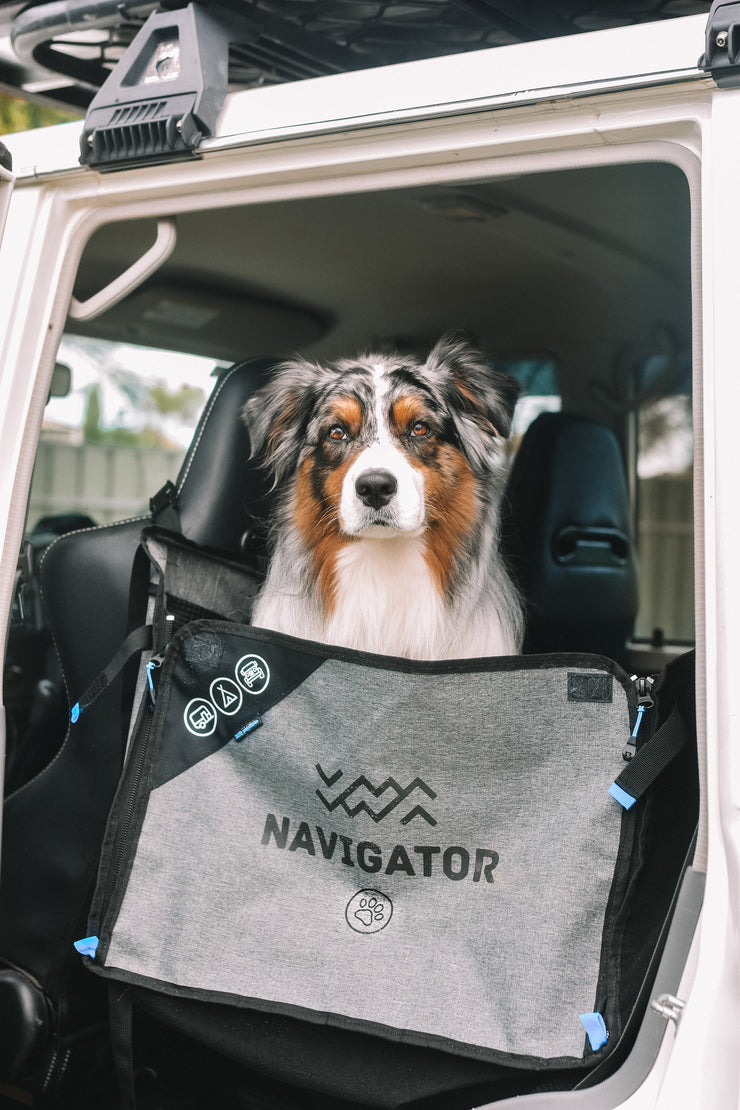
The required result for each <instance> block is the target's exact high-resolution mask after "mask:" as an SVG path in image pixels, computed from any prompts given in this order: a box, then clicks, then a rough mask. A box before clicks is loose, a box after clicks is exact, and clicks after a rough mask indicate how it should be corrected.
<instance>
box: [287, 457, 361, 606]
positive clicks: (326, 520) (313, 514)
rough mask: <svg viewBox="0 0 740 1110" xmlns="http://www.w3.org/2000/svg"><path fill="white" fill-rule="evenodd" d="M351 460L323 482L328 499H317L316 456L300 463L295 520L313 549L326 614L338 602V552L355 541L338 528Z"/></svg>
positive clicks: (317, 580)
mask: <svg viewBox="0 0 740 1110" xmlns="http://www.w3.org/2000/svg"><path fill="white" fill-rule="evenodd" d="M351 465H352V460H351V459H348V460H347V461H346V462H344V463H342V465H341V466H339V467H337V469H336V470H334V471H332V472H331V474H330V475H329V478H328V480H327V481H326V483H325V486H324V493H325V495H326V502H325V504H324V505H322V504H321V502H320V501H318V500H317V499H316V495H315V493H314V489H313V484H312V482H311V472H312V469H313V460H312V459H311V458H310V457H309V458H307V459H304V461H303V463H302V464H301V466H300V468H299V470H298V475H297V480H296V490H295V502H294V510H295V522H296V527H297V528H298V531H299V533H300V535H301V536H302V537H303V540H304V542H305V544H306V547H307V548H308V550H309V551H310V552H311V559H312V570H313V573H314V575H315V580H316V590H317V592H318V594H319V596H320V597H321V602H322V605H323V608H324V613H325V615H327V616H328V615H329V614H331V612H332V611H333V609H334V606H335V604H336V594H337V582H336V569H337V555H338V554H339V552H340V551H341V550H342V548H343V547H345V546H346V545H347V544H348V543H350V542H352V541H351V540H350V539H349V538H348V537H346V536H343V535H342V533H341V532H340V531H339V525H338V520H339V499H340V497H341V492H342V481H343V479H344V475H345V474H346V472H347V470H349V467H350V466H351Z"/></svg>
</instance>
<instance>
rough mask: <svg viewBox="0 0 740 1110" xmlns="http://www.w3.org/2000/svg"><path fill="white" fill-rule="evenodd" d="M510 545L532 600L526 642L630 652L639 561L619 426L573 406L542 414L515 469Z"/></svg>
mask: <svg viewBox="0 0 740 1110" xmlns="http://www.w3.org/2000/svg"><path fill="white" fill-rule="evenodd" d="M502 550H503V553H504V556H505V558H506V560H507V562H508V564H509V566H510V569H511V571H512V573H513V575H514V578H515V581H516V582H517V584H518V586H519V588H520V590H521V591H522V594H523V596H524V599H525V603H526V614H527V619H526V633H525V642H524V651H525V652H527V653H535V652H536V653H546V652H559V651H585V652H593V653H595V654H598V655H606V656H609V657H610V658H611V659H615V660H616V661H617V662H621V661H622V660H623V658H624V656H625V648H626V644H627V641H628V639H629V637H630V635H631V633H632V630H633V627H634V622H635V617H636V614H637V596H638V595H637V568H636V562H635V552H634V545H633V541H632V536H631V527H630V501H629V492H628V489H627V481H626V478H625V471H624V464H623V462H622V455H621V452H620V449H619V444H618V443H617V439H616V436H615V435H614V433H613V432H612V431H611V429H609V428H608V427H606V425H604V424H600V423H598V422H597V421H595V420H590V419H587V418H586V417H582V416H575V415H572V414H569V413H543V414H541V415H540V416H538V417H537V419H536V420H535V421H534V422H533V423H532V424H531V425H530V427H529V428H528V429H527V431H526V433H525V434H524V436H523V438H522V442H521V446H520V448H519V451H518V452H517V455H516V458H515V460H514V464H513V466H512V470H511V474H510V476H509V481H508V484H507V488H506V492H505V495H504V499H503V503H502Z"/></svg>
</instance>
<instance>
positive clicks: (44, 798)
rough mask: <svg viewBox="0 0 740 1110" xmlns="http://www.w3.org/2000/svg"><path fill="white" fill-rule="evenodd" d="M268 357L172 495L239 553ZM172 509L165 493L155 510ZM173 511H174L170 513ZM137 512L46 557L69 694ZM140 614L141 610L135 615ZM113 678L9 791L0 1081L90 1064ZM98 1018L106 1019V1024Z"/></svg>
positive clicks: (250, 541) (192, 518) (252, 506)
mask: <svg viewBox="0 0 740 1110" xmlns="http://www.w3.org/2000/svg"><path fill="white" fill-rule="evenodd" d="M270 365H271V364H270V363H268V362H266V361H265V360H260V361H257V360H252V361H250V362H247V363H242V364H240V365H238V366H235V367H233V368H232V369H231V370H229V371H228V372H226V373H225V374H223V375H222V376H221V377H220V378H219V380H218V382H217V384H216V386H215V388H214V390H213V393H212V395H211V398H210V400H209V402H208V404H207V406H206V410H205V412H204V414H203V416H202V418H201V421H200V423H199V425H198V429H197V431H196V433H195V436H194V438H193V442H192V445H191V447H190V449H189V451H188V454H187V456H186V458H185V461H184V463H183V466H182V468H181V470H180V474H179V476H178V480H177V483H176V485H175V486H174V487H173V490H172V492H173V497H174V500H175V505H176V511H177V513H178V514H179V524H180V527H181V529H182V533H183V535H184V536H185V537H186V538H188V539H190V540H193V541H194V542H196V543H198V544H203V545H207V546H209V547H212V548H217V549H219V550H222V551H225V552H227V553H230V554H231V555H232V557H233V556H237V557H239V556H240V555H241V553H242V552H243V551H244V548H245V543H246V544H247V546H248V547H250V548H251V550H252V554H253V555H254V549H255V547H256V546H259V544H260V543H261V541H262V537H263V534H264V531H263V530H261V529H260V521H262V520H264V518H265V516H266V495H265V491H264V481H263V478H262V474H261V472H260V471H259V470H258V468H257V466H256V464H255V463H254V462H252V461H250V459H249V439H248V435H247V432H246V429H245V427H244V425H243V423H242V421H241V419H240V411H241V408H242V406H243V405H244V403H245V401H246V400H247V398H248V397H249V396H250V395H251V394H252V392H253V391H254V389H255V388H256V387H257V385H258V384H259V383H260V380H261V378H262V376H263V374H264V372H265V371H266V369H267V368H268V367H269V366H270ZM174 512H175V509H173V508H172V506H171V505H169V504H168V498H164V512H163V513H162V514H161V517H160V521H161V523H163V524H165V526H166V523H167V513H170V514H174ZM170 519H171V520H175V519H176V518H175V517H174V516H171V518H170ZM151 523H152V518H151V517H139V518H135V519H131V520H125V521H122V522H121V523H116V524H112V525H108V526H104V527H99V528H89V529H84V530H82V531H77V532H73V533H70V534H68V535H64V536H62V537H61V538H59V539H58V540H56V541H55V542H54V543H53V544H52V545H51V547H50V548H49V549H48V551H47V553H46V556H45V557H44V560H43V563H42V565H41V572H40V574H41V588H42V592H43V598H44V607H45V612H46V619H47V620H48V623H49V627H50V629H51V632H52V635H53V638H54V642H55V645H56V648H57V652H58V655H59V659H60V661H61V665H62V671H63V674H64V681H65V685H66V690H67V696H68V697H69V696H70V695H75V696H77V695H78V694H79V692H80V691H82V690H84V689H85V688H86V687H87V686H88V685H89V683H90V682H91V681H92V680H93V679H94V678H95V677H96V676H97V675H98V674H99V673H100V671H101V669H102V668H103V667H104V666H105V665H106V663H107V662H108V661H109V660H110V659H111V658H112V656H113V655H114V653H115V651H116V650H117V648H118V647H119V646H120V644H121V642H122V640H123V639H124V637H125V636H126V634H127V631H128V625H129V619H130V615H129V584H130V581H131V573H132V565H133V561H134V555H135V553H136V550H137V547H138V544H139V536H140V534H141V531H142V528H143V527H144V526H145V525H147V524H151ZM137 620H138V622H139V623H140V622H141V615H139V616H138V618H137ZM122 681H123V678H122V677H119V678H118V679H117V680H116V681H115V682H114V683H113V684H112V685H111V686H110V687H109V688H108V689H107V690H106V692H105V694H104V695H102V696H101V697H100V698H99V700H98V701H97V702H96V703H95V704H94V705H92V706H91V707H90V709H89V712H86V713H85V714H84V716H83V717H82V718H81V719H80V721H79V722H78V723H77V725H76V726H75V728H74V729H73V730H72V731H70V732H68V733H67V737H66V740H65V742H64V744H63V746H62V747H61V750H60V751H59V752H58V753H57V754H56V756H55V757H54V758H53V759H52V761H51V763H49V765H48V766H46V767H45V768H44V769H43V770H41V771H40V772H39V773H38V774H36V775H35V777H33V778H31V779H30V781H28V782H26V783H25V784H24V785H22V786H21V787H20V788H18V789H16V790H15V791H14V793H12V794H11V795H10V796H9V797H8V798H7V799H6V803H5V821H4V832H3V868H2V876H1V881H0V1029H2V1030H3V1035H2V1037H0V1082H15V1083H23V1084H27V1085H28V1086H29V1087H30V1088H32V1089H37V1090H43V1091H45V1092H46V1091H53V1090H54V1089H55V1087H56V1086H58V1084H59V1082H60V1080H61V1077H62V1075H63V1074H64V1073H65V1072H68V1071H69V1070H70V1067H71V1068H72V1069H74V1067H75V1066H78V1067H80V1068H82V1067H85V1066H87V1061H86V1060H85V1059H83V1057H84V1053H85V1051H86V1046H87V1049H89V1050H90V1051H91V1052H92V1051H94V1049H93V1047H92V1046H93V1044H94V1041H95V1038H94V1037H91V1038H85V1037H84V1036H82V1037H80V1033H84V1031H85V1030H94V1029H95V1027H96V1026H98V1025H100V1024H101V1021H102V1016H103V1015H104V999H103V998H102V995H101V984H100V983H99V982H97V981H96V979H95V976H92V975H90V974H89V973H88V972H85V971H83V969H82V968H81V966H80V960H79V957H78V956H77V954H76V952H75V951H74V949H73V947H72V944H73V941H74V940H76V939H79V937H81V936H83V935H84V930H85V921H86V915H87V911H88V908H89V898H90V893H91V887H92V884H93V882H94V879H95V872H96V868H97V860H98V855H99V851H100V845H101V841H102V837H103V832H104V829H105V821H106V815H107V812H108V809H109V807H110V804H111V801H112V798H113V794H114V791H115V788H116V784H117V780H118V777H119V774H120V771H121V766H122V760H123V754H124V747H125V736H126V727H127V714H126V713H125V712H122V708H121V698H122ZM101 1028H102V1027H101Z"/></svg>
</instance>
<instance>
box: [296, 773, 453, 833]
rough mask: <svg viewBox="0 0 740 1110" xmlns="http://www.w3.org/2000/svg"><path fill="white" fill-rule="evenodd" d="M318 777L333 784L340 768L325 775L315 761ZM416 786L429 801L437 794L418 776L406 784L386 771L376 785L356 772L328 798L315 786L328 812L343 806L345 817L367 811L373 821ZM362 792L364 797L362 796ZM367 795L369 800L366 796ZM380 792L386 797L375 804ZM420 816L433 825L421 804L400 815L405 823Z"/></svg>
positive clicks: (378, 819)
mask: <svg viewBox="0 0 740 1110" xmlns="http://www.w3.org/2000/svg"><path fill="white" fill-rule="evenodd" d="M316 770H317V771H318V773H319V775H320V777H321V780H322V781H323V782H324V784H325V785H326V786H329V787H331V786H334V785H335V783H337V782H339V780H340V779H341V778H343V777H344V772H343V771H341V770H340V771H335V772H334V773H333V774H331V775H328V774H327V773H326V772H325V771H324V770H323V768H322V767H321V764H320V763H317V764H316ZM416 790H420V791H422V792H423V793H424V794H426V796H427V797H428V798H431V800H432V801H434V799H435V798H436V797H437V794H436V792H435V791H434V790H432V788H431V787H430V786H427V784H426V783H425V782H424V780H423V779H421V778H419V777H418V776H417V777H416V778H415V779H413V780H412V781H411V782H410V783H409V785H408V786H405V787H404V786H401V785H400V783H398V782H396V780H395V779H394V778H393V776H392V775H389V776H388V778H387V779H385V781H384V782H382V783H381V784H380V786H373V784H372V783H371V782H370V780H369V779H368V778H367V777H366V776H365V775H359V776H358V777H357V778H356V779H354V781H353V782H351V783H350V784H349V786H347V787H345V789H344V790H342V792H341V793H340V794H337V796H336V798H334V799H333V800H332V801H330V800H329V799H328V798H326V797H325V796H324V794H323V793H322V792H321V790H317V791H316V794H317V797H318V798H319V800H320V801H321V802H322V804H323V805H324V806H325V807H326V809H328V811H329V813H333V812H334V810H335V809H339V808H341V809H343V810H344V812H345V813H346V814H347V816H348V817H356V816H357V814H358V813H367V814H369V815H370V817H372V819H373V821H375V822H376V824H377V823H379V822H380V821H382V820H383V819H384V818H385V817H387V816H388V815H389V814H390V813H392V812H393V811H394V810H395V809H397V808H398V806H400V805H401V803H402V802H405V801H406V799H407V798H410V797H411V795H412V794H413V793H414V791H416ZM363 795H365V797H363ZM367 795H369V796H370V801H368V799H367ZM383 795H390V800H389V801H387V802H386V804H385V805H382V806H381V808H378V807H377V806H375V805H374V804H372V803H374V802H375V801H378V800H380V799H381V798H382V796H383ZM417 817H421V818H422V819H423V820H424V821H426V822H427V824H429V825H432V826H434V825H436V824H437V822H436V820H435V818H434V817H432V815H431V814H430V813H429V812H428V810H427V809H425V808H424V807H423V806H421V805H415V806H413V808H412V809H410V810H409V811H408V813H407V814H405V816H403V817H402V818H401V824H402V825H408V824H410V822H411V821H413V820H414V819H415V818H417Z"/></svg>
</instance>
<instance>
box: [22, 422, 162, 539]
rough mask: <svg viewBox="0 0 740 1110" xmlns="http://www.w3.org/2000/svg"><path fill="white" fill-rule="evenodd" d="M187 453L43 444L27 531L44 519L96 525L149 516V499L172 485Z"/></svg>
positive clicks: (40, 449)
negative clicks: (64, 517) (83, 518)
mask: <svg viewBox="0 0 740 1110" xmlns="http://www.w3.org/2000/svg"><path fill="white" fill-rule="evenodd" d="M182 457H183V452H181V451H172V450H168V449H166V448H163V447H148V448H141V447H119V446H114V445H111V444H103V443H83V444H72V443H63V442H54V441H53V440H41V442H40V443H39V447H38V453H37V455H36V467H35V470H34V475H33V483H32V485H31V499H30V503H29V515H28V526H29V529H30V528H33V526H34V525H35V523H36V522H37V521H38V520H39V519H40V518H41V517H43V516H49V515H55V514H57V513H67V512H83V513H87V514H88V515H89V516H91V517H92V518H93V520H94V521H95V523H96V524H108V523H110V522H111V521H114V520H124V519H125V518H126V517H129V516H138V515H140V514H141V513H145V512H147V511H148V507H149V498H150V497H151V496H152V494H154V493H156V492H157V490H158V489H161V487H162V486H163V485H164V483H165V482H166V481H167V479H168V478H171V479H172V480H173V481H174V479H175V478H176V477H177V472H178V470H179V469H180V463H181V461H182Z"/></svg>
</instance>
